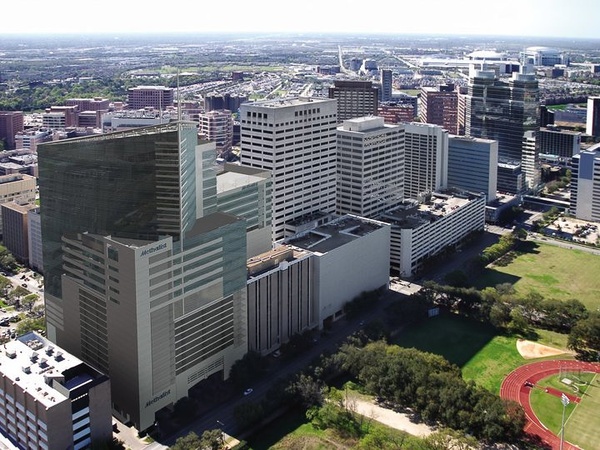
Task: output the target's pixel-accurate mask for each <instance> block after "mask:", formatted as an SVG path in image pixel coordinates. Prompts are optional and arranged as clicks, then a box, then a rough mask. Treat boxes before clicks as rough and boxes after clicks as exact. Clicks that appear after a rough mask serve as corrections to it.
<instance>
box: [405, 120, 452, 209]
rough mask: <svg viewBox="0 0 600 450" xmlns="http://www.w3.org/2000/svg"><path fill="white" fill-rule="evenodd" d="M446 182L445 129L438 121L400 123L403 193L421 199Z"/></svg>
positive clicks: (446, 147) (446, 140)
mask: <svg viewBox="0 0 600 450" xmlns="http://www.w3.org/2000/svg"><path fill="white" fill-rule="evenodd" d="M447 183H448V131H446V130H444V129H443V128H442V127H440V126H438V125H431V124H427V123H418V122H411V123H407V124H404V196H405V197H406V198H412V199H415V200H418V201H423V200H424V199H425V198H426V197H427V196H428V195H429V194H431V193H432V192H434V191H437V190H440V189H444V188H446V186H447Z"/></svg>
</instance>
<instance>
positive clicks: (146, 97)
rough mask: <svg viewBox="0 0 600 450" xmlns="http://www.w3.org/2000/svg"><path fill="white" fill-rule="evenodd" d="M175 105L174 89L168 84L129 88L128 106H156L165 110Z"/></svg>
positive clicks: (159, 109) (157, 108) (141, 107)
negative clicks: (167, 85)
mask: <svg viewBox="0 0 600 450" xmlns="http://www.w3.org/2000/svg"><path fill="white" fill-rule="evenodd" d="M168 106H173V89H171V88H169V87H166V86H136V87H133V88H129V89H128V90H127V108H129V109H144V108H154V109H156V110H158V111H164V110H165V109H167V107H168Z"/></svg>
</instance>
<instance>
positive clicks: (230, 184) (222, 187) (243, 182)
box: [217, 172, 264, 194]
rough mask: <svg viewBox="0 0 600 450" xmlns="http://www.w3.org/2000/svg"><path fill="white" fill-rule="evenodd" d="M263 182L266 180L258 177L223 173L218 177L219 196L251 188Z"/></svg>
mask: <svg viewBox="0 0 600 450" xmlns="http://www.w3.org/2000/svg"><path fill="white" fill-rule="evenodd" d="M263 180H264V178H261V177H257V176H255V175H246V174H242V173H237V172H223V173H220V174H219V175H217V194H221V193H223V192H227V191H230V190H232V189H237V188H241V187H244V186H249V185H252V184H255V183H258V182H259V181H263Z"/></svg>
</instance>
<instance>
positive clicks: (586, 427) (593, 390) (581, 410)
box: [565, 375, 600, 449]
mask: <svg viewBox="0 0 600 450" xmlns="http://www.w3.org/2000/svg"><path fill="white" fill-rule="evenodd" d="M598 411H600V377H598V375H596V376H595V377H594V381H593V382H592V383H591V384H590V386H589V387H588V390H587V392H586V393H585V395H584V396H583V398H582V400H581V403H579V404H578V405H576V406H575V410H574V411H573V413H572V414H571V415H570V416H569V417H568V419H567V420H566V423H565V439H566V440H567V441H569V442H573V443H574V444H577V445H579V446H580V447H581V448H590V449H591V448H597V446H598V429H600V415H598Z"/></svg>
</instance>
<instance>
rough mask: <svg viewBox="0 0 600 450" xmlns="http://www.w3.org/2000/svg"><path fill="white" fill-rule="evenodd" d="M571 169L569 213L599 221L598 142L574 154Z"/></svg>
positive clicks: (599, 155)
mask: <svg viewBox="0 0 600 450" xmlns="http://www.w3.org/2000/svg"><path fill="white" fill-rule="evenodd" d="M571 170H572V175H571V200H570V203H571V206H570V208H569V209H570V212H571V214H573V215H574V216H575V217H577V218H578V219H582V220H590V221H594V222H600V144H596V145H594V146H593V147H590V148H589V149H587V150H583V151H581V152H580V153H578V154H577V155H575V156H574V157H573V159H572V160H571Z"/></svg>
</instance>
